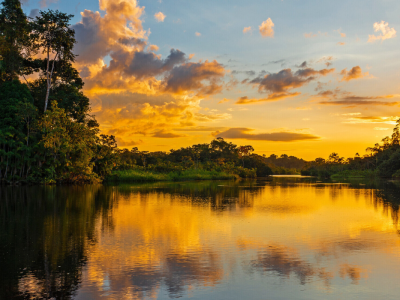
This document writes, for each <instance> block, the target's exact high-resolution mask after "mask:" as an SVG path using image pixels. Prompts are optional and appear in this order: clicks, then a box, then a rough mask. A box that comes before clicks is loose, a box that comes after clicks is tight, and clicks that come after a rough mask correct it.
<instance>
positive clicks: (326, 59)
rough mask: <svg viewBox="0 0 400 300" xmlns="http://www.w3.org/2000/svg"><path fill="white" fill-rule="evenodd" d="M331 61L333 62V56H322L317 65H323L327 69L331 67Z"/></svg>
mask: <svg viewBox="0 0 400 300" xmlns="http://www.w3.org/2000/svg"><path fill="white" fill-rule="evenodd" d="M332 61H333V56H324V57H322V58H320V59H319V60H318V61H317V63H320V62H322V63H324V64H325V65H326V66H327V67H329V66H331V65H332Z"/></svg>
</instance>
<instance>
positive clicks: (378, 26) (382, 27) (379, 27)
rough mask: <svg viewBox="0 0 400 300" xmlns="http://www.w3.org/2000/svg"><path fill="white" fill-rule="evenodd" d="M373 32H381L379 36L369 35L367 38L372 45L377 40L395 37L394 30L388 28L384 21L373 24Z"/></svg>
mask: <svg viewBox="0 0 400 300" xmlns="http://www.w3.org/2000/svg"><path fill="white" fill-rule="evenodd" d="M374 30H375V32H379V31H380V32H382V33H381V34H380V35H373V34H370V35H369V38H368V42H369V43H373V42H375V41H377V40H382V41H384V40H387V39H391V38H394V37H396V30H395V29H394V28H390V27H389V23H388V22H385V21H381V22H380V23H378V22H376V23H374Z"/></svg>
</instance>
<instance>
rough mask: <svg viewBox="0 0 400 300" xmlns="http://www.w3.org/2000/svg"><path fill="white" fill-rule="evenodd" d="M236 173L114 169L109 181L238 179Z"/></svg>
mask: <svg viewBox="0 0 400 300" xmlns="http://www.w3.org/2000/svg"><path fill="white" fill-rule="evenodd" d="M236 178H237V177H236V175H233V174H228V173H225V172H217V171H206V170H185V171H181V172H170V173H156V172H153V171H147V170H118V171H113V172H112V175H111V176H109V177H108V178H107V179H106V181H108V182H126V183H129V182H150V181H185V180H228V179H236Z"/></svg>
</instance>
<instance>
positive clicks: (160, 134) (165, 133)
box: [152, 129, 185, 139]
mask: <svg viewBox="0 0 400 300" xmlns="http://www.w3.org/2000/svg"><path fill="white" fill-rule="evenodd" d="M152 136H153V137H158V138H163V139H173V138H180V137H185V135H181V134H176V133H173V132H168V131H166V130H164V129H161V130H157V131H156V132H154V133H153V135H152Z"/></svg>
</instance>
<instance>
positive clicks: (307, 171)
mask: <svg viewBox="0 0 400 300" xmlns="http://www.w3.org/2000/svg"><path fill="white" fill-rule="evenodd" d="M366 151H367V153H368V154H365V155H364V156H360V155H359V154H358V153H356V155H355V156H354V157H349V158H347V159H346V158H344V157H341V156H340V155H339V154H338V153H335V152H334V153H332V154H331V155H330V156H329V158H328V159H324V158H317V159H315V160H314V161H312V162H309V163H307V165H306V166H305V167H304V168H303V170H302V171H301V174H303V175H312V176H319V177H322V178H328V177H331V176H333V175H336V176H338V177H366V176H378V177H383V178H392V177H395V178H400V119H399V120H398V121H397V122H396V126H395V127H394V129H393V133H392V135H391V136H387V137H385V138H384V139H382V142H381V143H376V144H375V146H373V147H369V148H367V149H366Z"/></svg>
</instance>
